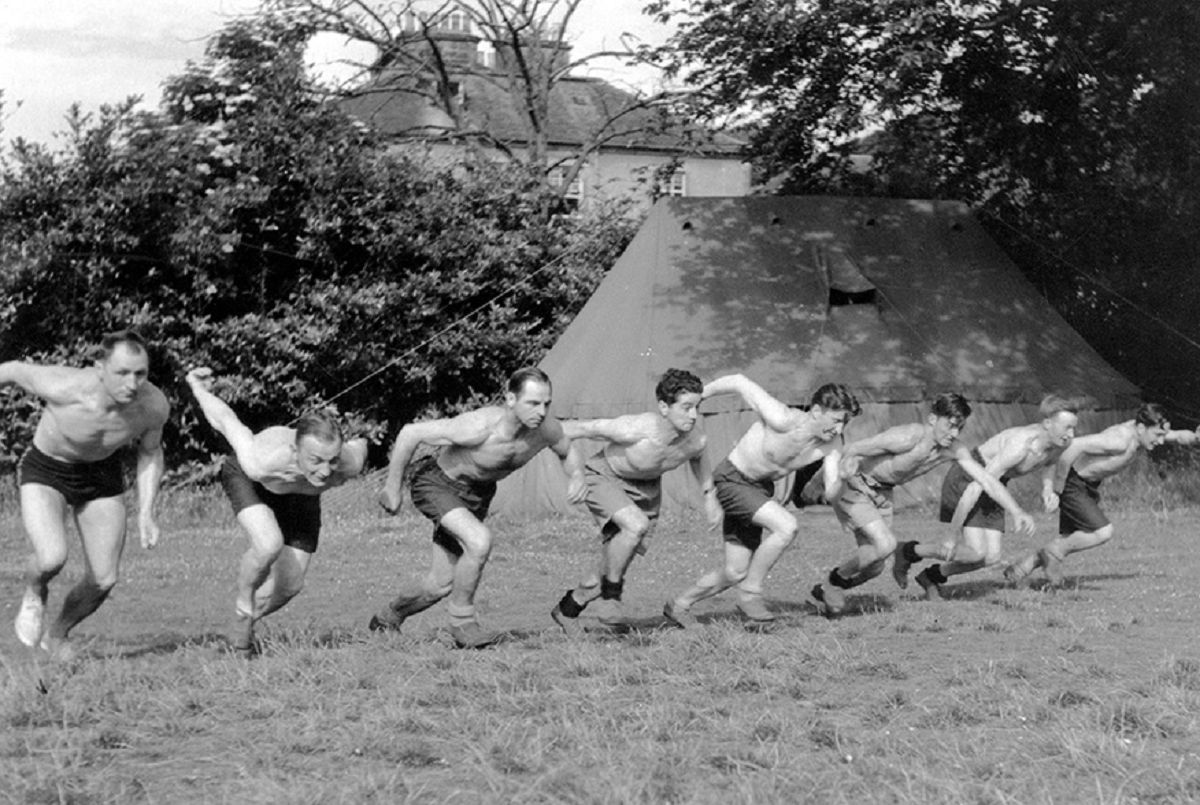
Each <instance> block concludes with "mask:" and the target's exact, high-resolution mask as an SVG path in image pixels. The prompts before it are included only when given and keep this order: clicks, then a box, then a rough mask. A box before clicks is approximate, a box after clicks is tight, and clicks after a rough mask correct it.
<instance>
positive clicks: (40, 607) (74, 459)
mask: <svg viewBox="0 0 1200 805" xmlns="http://www.w3.org/2000/svg"><path fill="white" fill-rule="evenodd" d="M149 367H150V358H149V355H148V354H147V351H146V343H145V342H144V341H143V340H142V338H141V336H139V335H138V334H137V333H135V332H133V331H132V330H121V331H118V332H115V333H109V334H107V335H105V336H104V337H103V338H102V339H101V341H100V351H99V357H98V359H97V360H96V363H95V365H94V366H92V367H90V368H87V369H76V368H70V367H66V366H40V365H37V364H32V363H23V362H18V361H10V362H8V363H3V364H0V386H10V385H16V386H20V387H21V388H22V389H24V390H25V391H27V392H29V393H30V394H33V395H36V396H37V397H40V398H42V400H44V401H45V407H44V408H43V409H42V415H41V418H40V419H39V420H38V424H37V430H36V431H35V432H34V434H33V445H32V446H31V447H30V448H29V449H28V450H26V451H25V455H23V456H22V457H21V461H20V463H19V464H18V465H17V482H18V483H19V484H20V488H21V520H22V522H23V524H24V526H25V532H26V534H28V535H29V541H30V543H32V545H33V556H31V557H30V558H29V562H28V564H27V565H26V570H25V594H24V597H23V598H22V599H21V609H20V611H19V612H18V613H17V619H16V623H15V627H16V631H17V638H18V639H19V640H20V641H21V642H22V643H24V644H25V645H27V646H36V645H40V646H41V647H42V648H43V649H45V650H47V651H49V652H50V654H51V656H53V657H55V658H56V659H60V660H68V659H70V658H71V657H72V656H73V654H74V651H73V649H72V647H71V644H70V642H69V641H68V639H67V635H68V633H69V632H70V631H71V629H73V628H74V627H75V626H76V625H77V624H78V623H79V622H80V621H82V620H83V619H84V618H86V617H88V616H89V615H91V614H92V613H93V612H95V611H96V610H97V609H98V608H99V606H100V605H101V604H102V603H104V599H105V598H107V597H108V594H109V592H110V591H111V590H112V588H113V585H115V584H116V583H117V575H118V566H119V564H120V560H121V549H122V548H123V547H124V545H125V478H124V474H123V473H122V470H121V459H120V455H119V454H118V451H119V450H120V449H121V448H122V447H125V446H126V445H129V444H136V445H137V491H138V503H139V513H138V531H139V533H140V536H141V542H142V547H143V548H152V547H154V545H155V544H157V543H158V536H159V532H158V525H157V524H156V523H155V521H154V499H155V497H156V496H157V495H158V487H159V482H160V481H161V480H162V475H163V450H162V428H163V424H164V423H165V422H166V421H167V417H168V415H169V414H170V405H169V404H168V403H167V398H166V397H165V396H164V395H163V393H162V392H161V391H160V390H159V389H158V388H156V387H155V386H154V385H153V384H152V383H150V382H149V381H148V380H147V379H146V378H147V375H148V373H149ZM68 514H72V515H73V516H74V519H75V525H76V527H77V528H78V530H79V538H80V541H81V542H82V544H83V558H84V576H83V578H82V579H81V580H80V581H79V583H78V584H76V585H75V587H73V588H72V589H71V591H70V592H68V593H67V596H66V598H65V599H64V601H63V605H62V611H61V613H60V614H59V616H58V618H57V619H56V620H55V621H54V622H53V623H51V624H50V626H49V628H47V629H45V630H44V631H43V624H42V621H43V615H44V612H45V608H46V597H47V595H48V593H49V584H50V580H51V579H53V578H54V577H55V576H57V575H58V573H59V571H61V570H62V569H63V566H64V565H65V564H66V561H67V515H68Z"/></svg>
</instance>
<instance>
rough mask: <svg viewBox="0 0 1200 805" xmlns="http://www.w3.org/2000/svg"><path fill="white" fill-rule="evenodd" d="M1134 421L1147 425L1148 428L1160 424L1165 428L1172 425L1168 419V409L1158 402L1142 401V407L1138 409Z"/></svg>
mask: <svg viewBox="0 0 1200 805" xmlns="http://www.w3.org/2000/svg"><path fill="white" fill-rule="evenodd" d="M1134 421H1135V422H1137V424H1139V425H1145V426H1146V427H1147V428H1155V427H1158V426H1159V425H1161V426H1163V427H1164V428H1170V427H1171V423H1170V422H1169V421H1168V420H1167V412H1166V410H1165V409H1164V408H1163V407H1162V406H1161V405H1159V404H1158V403H1142V407H1141V408H1139V409H1138V410H1137V415H1136V416H1135V417H1134Z"/></svg>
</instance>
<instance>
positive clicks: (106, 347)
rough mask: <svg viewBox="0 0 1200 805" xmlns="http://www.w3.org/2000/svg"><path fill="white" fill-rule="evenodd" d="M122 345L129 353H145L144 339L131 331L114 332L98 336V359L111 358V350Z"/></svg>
mask: <svg viewBox="0 0 1200 805" xmlns="http://www.w3.org/2000/svg"><path fill="white" fill-rule="evenodd" d="M120 344H124V345H125V346H126V348H127V349H129V350H130V351H131V352H147V351H148V350H147V349H146V339H144V338H142V337H141V335H139V334H138V333H137V332H135V331H133V330H114V331H113V332H111V333H105V334H104V335H102V336H100V346H99V350H98V351H99V357H100V360H105V361H106V360H108V359H109V358H111V357H112V354H113V350H115V349H116V348H117V346H118V345H120Z"/></svg>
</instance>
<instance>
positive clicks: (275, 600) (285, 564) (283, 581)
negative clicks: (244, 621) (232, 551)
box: [254, 545, 312, 620]
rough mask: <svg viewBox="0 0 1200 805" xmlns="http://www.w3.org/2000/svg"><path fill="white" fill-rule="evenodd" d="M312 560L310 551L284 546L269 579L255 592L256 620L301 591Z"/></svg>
mask: <svg viewBox="0 0 1200 805" xmlns="http://www.w3.org/2000/svg"><path fill="white" fill-rule="evenodd" d="M311 560H312V554H311V553H309V552H308V551H302V550H300V549H299V548H293V547H291V546H289V545H284V546H283V548H282V549H281V550H280V551H279V555H278V556H277V557H276V559H275V561H274V562H273V563H272V564H271V571H270V573H269V574H268V576H267V580H266V581H265V582H263V584H262V585H261V586H260V587H259V588H258V590H257V591H256V592H255V596H254V620H259V619H260V618H265V617H266V616H267V615H270V614H271V613H272V612H274V611H275V610H277V609H279V608H280V607H282V606H283V605H284V604H286V603H287V602H288V601H291V600H292V599H293V598H295V597H296V596H297V595H298V594H299V593H300V591H301V590H302V589H303V588H304V576H305V574H307V573H308V563H309V561H311Z"/></svg>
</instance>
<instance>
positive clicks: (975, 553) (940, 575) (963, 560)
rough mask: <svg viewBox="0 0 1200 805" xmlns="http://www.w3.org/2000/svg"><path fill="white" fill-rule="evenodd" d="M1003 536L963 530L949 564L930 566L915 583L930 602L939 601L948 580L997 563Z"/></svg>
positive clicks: (988, 530)
mask: <svg viewBox="0 0 1200 805" xmlns="http://www.w3.org/2000/svg"><path fill="white" fill-rule="evenodd" d="M1003 536H1004V532H1002V531H995V530H993V529H990V528H976V527H974V526H970V527H966V528H963V530H962V534H961V536H960V537H959V540H958V542H957V543H956V544H955V546H954V551H953V553H952V554H951V558H950V561H948V562H946V563H944V564H941V565H930V566H929V567H928V568H926V569H925V570H923V571H921V574H920V575H918V576H917V583H919V584H920V585H921V587H922V589H924V590H925V597H926V598H929V599H934V598H939V597H940V589H939V588H940V587H941V585H942V584H945V583H946V580H947V579H948V578H949V577H950V576H958V575H961V574H963V573H970V572H972V571H975V570H980V569H982V568H985V567H988V566H990V565H994V564H996V563H997V562H999V561H1000V540H1001V538H1002V537H1003Z"/></svg>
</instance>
